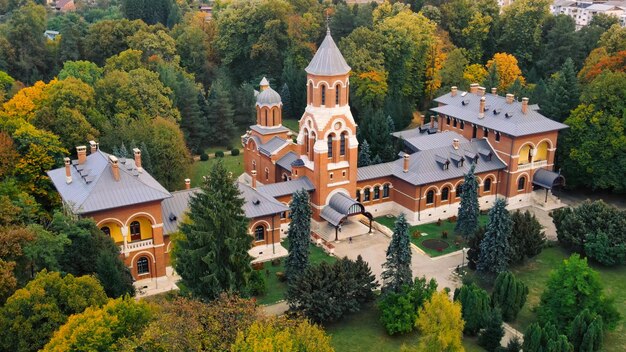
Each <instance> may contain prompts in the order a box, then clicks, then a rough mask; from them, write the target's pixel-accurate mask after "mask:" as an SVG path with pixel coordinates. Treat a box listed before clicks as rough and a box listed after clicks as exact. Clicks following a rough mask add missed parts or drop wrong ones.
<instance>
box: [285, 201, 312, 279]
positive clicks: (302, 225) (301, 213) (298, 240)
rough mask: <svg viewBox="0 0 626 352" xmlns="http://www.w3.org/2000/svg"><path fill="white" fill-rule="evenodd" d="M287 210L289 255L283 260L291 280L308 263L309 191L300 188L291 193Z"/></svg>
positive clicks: (300, 273) (309, 231) (301, 271)
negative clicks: (289, 216)
mask: <svg viewBox="0 0 626 352" xmlns="http://www.w3.org/2000/svg"><path fill="white" fill-rule="evenodd" d="M289 212H290V214H291V222H290V223H289V229H288V231H287V238H288V239H289V255H288V256H287V260H286V261H285V275H286V276H287V279H288V280H289V281H290V282H291V281H293V280H295V279H296V278H297V277H298V276H300V275H302V273H303V272H304V270H305V269H306V268H307V266H308V265H309V241H310V236H311V205H310V203H309V193H308V192H307V191H306V190H304V189H302V190H299V191H296V192H295V193H294V194H293V196H292V201H291V204H290V206H289Z"/></svg>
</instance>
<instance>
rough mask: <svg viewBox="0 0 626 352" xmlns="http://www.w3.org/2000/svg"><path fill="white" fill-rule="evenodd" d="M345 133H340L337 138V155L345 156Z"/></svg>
mask: <svg viewBox="0 0 626 352" xmlns="http://www.w3.org/2000/svg"><path fill="white" fill-rule="evenodd" d="M346 134H347V133H346V132H342V133H341V135H340V136H339V155H341V156H344V155H346Z"/></svg>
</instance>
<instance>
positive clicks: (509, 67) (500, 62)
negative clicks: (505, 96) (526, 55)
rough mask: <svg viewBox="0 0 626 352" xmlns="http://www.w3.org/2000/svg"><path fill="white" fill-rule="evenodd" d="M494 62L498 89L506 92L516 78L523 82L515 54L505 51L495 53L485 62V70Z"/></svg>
mask: <svg viewBox="0 0 626 352" xmlns="http://www.w3.org/2000/svg"><path fill="white" fill-rule="evenodd" d="M494 63H495V64H496V72H497V73H498V81H499V83H498V90H499V91H501V92H506V91H507V89H509V87H511V85H513V82H515V80H516V79H519V80H520V83H522V84H524V82H525V79H524V77H522V70H521V69H520V68H519V66H518V65H517V59H516V58H515V56H513V55H511V54H507V53H496V54H494V55H493V58H492V59H491V60H489V61H488V62H487V70H489V68H491V66H492V65H493V64H494Z"/></svg>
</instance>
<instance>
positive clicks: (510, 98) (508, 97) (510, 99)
mask: <svg viewBox="0 0 626 352" xmlns="http://www.w3.org/2000/svg"><path fill="white" fill-rule="evenodd" d="M514 99H515V95H513V94H511V93H507V94H506V103H507V104H513V100H514Z"/></svg>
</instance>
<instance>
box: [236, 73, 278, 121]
mask: <svg viewBox="0 0 626 352" xmlns="http://www.w3.org/2000/svg"><path fill="white" fill-rule="evenodd" d="M235 94H236V99H237V100H236V102H237V103H236V104H235V124H236V125H237V126H239V127H244V128H248V126H250V125H252V124H255V123H256V98H255V97H254V88H253V87H252V85H250V84H248V83H244V84H242V85H241V86H240V87H239V88H237V89H235ZM283 114H284V107H283Z"/></svg>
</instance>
